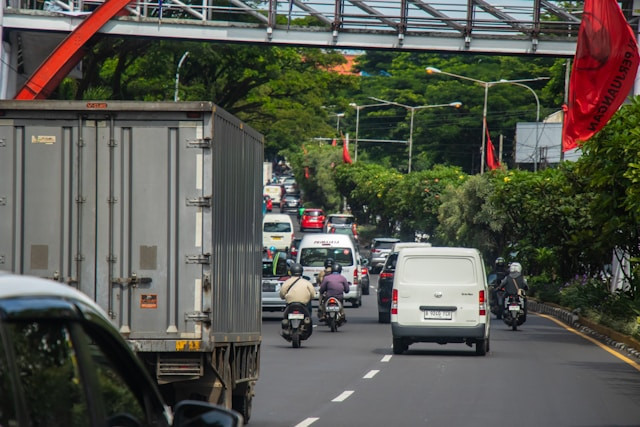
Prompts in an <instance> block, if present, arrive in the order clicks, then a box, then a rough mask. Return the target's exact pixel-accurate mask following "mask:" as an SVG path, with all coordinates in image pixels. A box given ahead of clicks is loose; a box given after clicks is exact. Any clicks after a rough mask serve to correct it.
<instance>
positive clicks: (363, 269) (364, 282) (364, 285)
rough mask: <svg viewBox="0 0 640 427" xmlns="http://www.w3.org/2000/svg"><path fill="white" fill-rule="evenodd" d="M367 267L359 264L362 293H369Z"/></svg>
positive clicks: (369, 281)
mask: <svg viewBox="0 0 640 427" xmlns="http://www.w3.org/2000/svg"><path fill="white" fill-rule="evenodd" d="M370 283H371V280H370V277H369V267H367V266H366V265H360V284H361V285H362V295H369V293H370V292H371V291H370V286H369V285H370Z"/></svg>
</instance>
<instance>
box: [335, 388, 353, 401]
mask: <svg viewBox="0 0 640 427" xmlns="http://www.w3.org/2000/svg"><path fill="white" fill-rule="evenodd" d="M352 394H353V390H347V391H343V392H342V393H341V394H340V396H338V397H336V398H335V399H333V400H332V402H344V401H345V400H347V398H348V397H349V396H351V395H352Z"/></svg>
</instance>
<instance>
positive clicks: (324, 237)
mask: <svg viewBox="0 0 640 427" xmlns="http://www.w3.org/2000/svg"><path fill="white" fill-rule="evenodd" d="M327 258H333V260H334V261H335V262H337V263H338V264H340V265H341V266H342V275H343V276H344V277H345V278H346V279H347V282H349V293H346V294H344V300H345V302H346V301H349V302H350V303H351V305H352V306H353V307H360V306H361V305H362V284H361V283H360V275H361V274H362V273H361V269H360V268H359V266H360V253H359V252H358V249H357V248H356V246H355V245H354V243H353V239H352V238H351V237H350V236H346V235H344V234H315V233H310V234H305V236H304V237H303V238H302V240H301V241H300V246H299V247H298V256H297V258H296V262H298V263H300V264H301V265H302V268H304V275H305V276H309V277H311V283H313V285H314V286H315V287H316V290H317V289H318V287H319V286H318V284H317V283H316V278H317V277H318V274H319V273H320V272H321V271H322V270H324V262H325V260H326V259H327ZM318 296H319V295H318V294H317V293H316V298H318Z"/></svg>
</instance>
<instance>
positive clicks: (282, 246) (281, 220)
mask: <svg viewBox="0 0 640 427" xmlns="http://www.w3.org/2000/svg"><path fill="white" fill-rule="evenodd" d="M294 238H295V236H294V231H293V221H291V217H290V216H289V215H287V214H277V213H268V214H265V215H264V217H263V218H262V246H263V247H264V248H269V249H271V248H276V249H278V250H281V251H285V252H286V251H288V250H289V247H290V246H291V242H292V241H293V239H294Z"/></svg>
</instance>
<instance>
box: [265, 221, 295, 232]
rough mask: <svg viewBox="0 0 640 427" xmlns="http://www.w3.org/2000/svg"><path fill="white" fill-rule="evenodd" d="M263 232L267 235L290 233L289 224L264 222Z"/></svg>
mask: <svg viewBox="0 0 640 427" xmlns="http://www.w3.org/2000/svg"><path fill="white" fill-rule="evenodd" d="M263 230H264V231H266V232H268V233H288V232H290V231H291V224H289V223H288V222H265V223H264V228H263Z"/></svg>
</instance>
